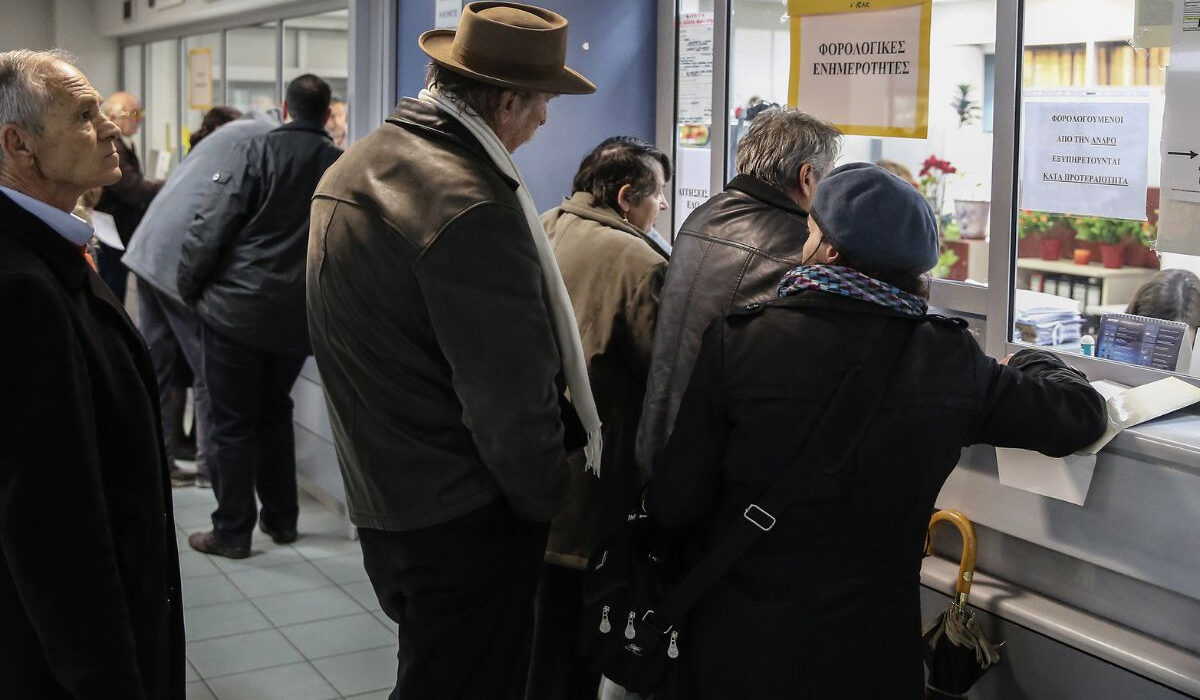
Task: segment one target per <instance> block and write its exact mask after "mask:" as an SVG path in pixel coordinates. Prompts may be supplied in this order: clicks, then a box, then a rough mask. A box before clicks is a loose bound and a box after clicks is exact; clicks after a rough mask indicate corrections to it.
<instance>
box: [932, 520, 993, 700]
mask: <svg viewBox="0 0 1200 700" xmlns="http://www.w3.org/2000/svg"><path fill="white" fill-rule="evenodd" d="M943 522H945V523H950V524H952V525H954V526H955V527H956V528H958V531H959V533H961V534H962V541H963V552H962V558H961V559H960V560H959V565H958V578H957V579H955V583H954V600H952V601H951V602H950V605H949V606H947V608H946V611H945V612H943V613H942V614H940V615H938V616H937V618H936V619H935V620H934V621H933V622H931V623H930V624H929V625H928V626H927V627H926V628H925V632H924V635H923V637H924V639H925V646H926V649H925V666H926V668H928V669H929V676H928V679H927V680H926V697H929V698H962V697H966V696H965V695H964V694H965V693H966V692H967V691H968V690H969V689H970V688H971V686H972V685H974V684H975V681H977V680H979V677H980V676H982V675H983V673H984V671H987V670H988V669H989V668H991V667H992V666H994V665H996V664H997V663H998V662H999V661H1000V651H999V648H1000V646H1002V645H994V644H992V643H991V642H989V641H988V640H987V639H986V638H985V637H984V636H983V631H982V630H980V628H979V622H978V621H977V620H976V619H975V613H974V612H972V611H970V610H967V600H968V599H969V598H970V596H971V579H972V578H974V576H975V551H976V540H975V528H974V526H972V525H971V521H970V520H968V519H967V516H965V515H963V514H962V513H960V512H958V511H956V510H939V511H938V512H936V513H934V514H933V517H932V518H930V519H929V532H928V533H926V535H925V555H926V556H928V555H930V554H933V533H934V529H935V528H936V527H937V525H938V523H943Z"/></svg>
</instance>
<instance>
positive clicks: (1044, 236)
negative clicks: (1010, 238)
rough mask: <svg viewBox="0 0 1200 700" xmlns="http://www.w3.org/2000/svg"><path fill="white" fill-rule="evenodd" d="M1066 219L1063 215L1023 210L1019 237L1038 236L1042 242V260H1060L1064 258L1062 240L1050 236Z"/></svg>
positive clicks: (1018, 222) (1019, 219) (1018, 228)
mask: <svg viewBox="0 0 1200 700" xmlns="http://www.w3.org/2000/svg"><path fill="white" fill-rule="evenodd" d="M1065 219H1066V217H1064V216H1062V215H1061V214H1050V213H1048V212H1044V211H1030V210H1028V209H1022V210H1021V213H1020V215H1019V216H1018V217H1017V235H1018V236H1019V237H1021V238H1025V237H1026V236H1038V237H1039V238H1040V241H1041V247H1042V260H1058V259H1059V258H1061V257H1062V248H1063V241H1062V238H1059V237H1058V236H1052V235H1048V234H1050V233H1051V232H1052V230H1053V229H1054V228H1055V227H1056V226H1057V225H1058V224H1061V223H1063V222H1064V221H1065Z"/></svg>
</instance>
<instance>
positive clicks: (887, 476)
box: [651, 291, 1106, 700]
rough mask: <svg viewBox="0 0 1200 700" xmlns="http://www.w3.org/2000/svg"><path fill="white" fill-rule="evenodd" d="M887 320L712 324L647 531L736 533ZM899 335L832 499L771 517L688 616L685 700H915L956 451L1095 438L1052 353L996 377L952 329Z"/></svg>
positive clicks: (1081, 395)
mask: <svg viewBox="0 0 1200 700" xmlns="http://www.w3.org/2000/svg"><path fill="white" fill-rule="evenodd" d="M890 313H891V312H889V311H886V310H884V309H883V308H882V307H879V306H876V305H874V304H869V303H867V302H862V301H857V300H852V299H847V298H844V297H839V296H834V295H832V294H827V293H824V292H818V291H808V292H803V293H801V294H799V295H796V296H794V297H789V298H787V299H784V300H780V301H778V302H775V303H774V304H773V305H771V306H768V307H766V308H765V310H761V311H759V312H757V313H748V314H747V315H732V316H730V317H729V318H727V319H725V320H718V321H716V322H715V323H714V324H713V325H711V326H710V327H709V329H708V331H706V333H705V336H704V339H703V344H702V346H701V349H700V354H699V357H698V358H697V361H696V368H695V373H694V374H693V375H692V379H691V383H690V384H689V386H688V389H687V392H686V394H685V395H684V398H683V403H682V404H681V406H680V410H679V420H678V422H677V423H676V424H675V432H674V434H673V435H672V438H671V440H670V442H669V443H668V445H667V449H666V451H665V452H664V454H663V457H662V459H661V460H660V462H659V463H657V464H656V465H655V470H654V475H653V481H652V484H653V485H652V488H651V509H652V512H653V514H654V515H655V516H656V517H657V518H658V519H659V521H660V522H662V523H663V524H664V525H665V526H666V527H668V528H670V529H672V530H675V531H677V532H681V533H686V537H687V538H688V539H689V540H690V541H691V542H692V543H693V544H694V545H697V546H698V548H700V549H703V548H706V547H707V546H709V545H710V543H711V542H712V541H713V540H714V539H715V538H716V537H718V536H719V535H720V534H722V533H724V531H725V530H726V529H727V528H728V527H730V525H731V524H733V523H734V522H735V520H736V519H738V518H741V517H742V512H743V511H744V510H745V508H746V506H747V505H749V504H750V503H752V502H754V501H755V500H756V499H757V496H758V494H760V493H762V492H763V491H764V490H765V489H766V487H767V486H768V485H769V484H770V483H771V482H772V480H773V479H774V478H775V477H776V476H777V475H778V474H780V473H781V471H782V470H784V469H786V468H788V467H790V466H792V464H793V461H794V460H795V459H796V458H797V456H798V455H799V453H800V451H801V449H802V448H803V447H804V446H805V445H806V444H807V442H808V441H809V440H813V439H816V440H819V439H821V438H822V436H821V435H814V434H813V432H812V431H813V426H814V425H815V423H816V422H817V421H818V419H819V418H820V416H821V415H822V413H823V412H824V410H825V408H826V407H827V406H828V404H829V402H830V400H831V398H832V396H833V392H834V390H835V389H836V387H837V386H838V384H839V383H840V382H841V380H842V378H843V377H844V375H845V373H846V372H847V370H848V368H850V367H851V366H852V365H854V364H856V363H860V362H862V361H863V359H865V355H866V353H867V351H868V350H869V349H870V345H871V343H872V342H873V340H874V338H876V337H877V336H878V333H879V330H880V328H881V326H882V324H883V322H884V320H885V317H886V315H888V314H890ZM914 322H915V323H917V324H918V325H917V326H916V327H915V329H914V330H913V333H912V336H911V338H910V340H909V342H908V346H907V348H906V349H905V350H904V351H903V354H902V355H901V357H900V360H899V363H898V365H897V369H896V370H895V371H894V373H893V375H892V378H891V379H890V381H889V382H888V385H887V389H886V390H885V392H884V399H883V404H882V407H881V409H880V411H879V413H878V414H877V415H876V417H875V419H874V421H873V422H872V423H871V424H870V427H868V428H867V429H866V432H865V433H864V434H863V437H862V439H861V441H859V443H858V444H857V446H856V448H855V449H854V452H853V453H852V458H851V461H850V462H849V464H848V466H847V467H846V469H847V481H846V488H847V491H846V495H845V496H844V497H841V498H838V497H836V496H829V497H824V496H821V495H820V494H819V493H818V492H816V491H813V492H809V493H808V494H807V495H806V496H803V497H802V498H801V499H800V501H799V502H798V503H797V504H795V505H794V506H792V507H791V508H790V509H788V510H786V511H784V512H782V513H775V514H774V515H776V516H777V517H778V524H777V525H776V526H775V528H774V529H773V530H771V531H770V532H769V533H767V534H766V535H765V536H763V538H762V539H760V540H759V541H758V542H756V543H755V545H754V547H753V549H751V550H750V552H749V553H747V554H746V555H745V556H744V557H743V558H742V559H741V560H740V561H739V562H738V563H737V564H736V565H735V566H734V568H733V569H732V570H731V571H730V572H728V573H727V574H726V575H725V576H724V578H722V579H721V580H720V581H719V582H718V584H717V586H716V587H715V588H714V589H713V590H712V591H711V592H710V593H709V594H708V595H707V596H706V597H705V598H704V599H702V600H701V602H700V603H699V604H698V605H697V607H696V608H694V609H693V611H692V614H691V615H690V617H689V618H688V625H687V628H686V629H685V631H684V636H683V637H681V639H680V648H681V649H683V650H684V652H683V653H684V656H683V657H682V658H683V659H684V660H685V661H686V665H685V667H684V670H685V682H687V683H690V685H691V686H692V687H691V689H690V691H688V692H687V693H686V694H685V697H687V698H688V699H689V700H704V699H705V698H723V699H724V698H735V697H738V698H754V699H755V700H770V699H772V698H781V699H782V698H789V699H790V698H840V699H846V700H857V699H862V700H867V699H871V700H873V699H875V698H888V700H916V699H917V698H921V697H923V695H922V693H923V687H924V680H923V676H922V668H921V641H920V631H921V622H922V621H921V619H920V604H919V597H918V596H919V588H918V586H919V580H920V569H921V550H922V546H923V543H924V537H925V529H926V526H927V524H928V521H929V516H930V513H931V511H932V509H933V505H934V499H935V498H936V496H937V494H938V491H939V490H940V489H941V487H942V483H943V482H944V481H945V480H946V477H947V476H949V474H950V472H951V471H952V470H953V469H954V467H955V465H956V464H957V463H958V459H959V454H960V451H961V449H962V448H963V447H964V446H967V445H972V444H979V443H982V444H989V445H999V446H1005V447H1022V448H1027V449H1035V450H1040V451H1042V452H1045V453H1047V454H1051V455H1065V454H1069V453H1071V452H1072V451H1074V450H1076V449H1078V448H1080V447H1083V446H1084V445H1086V444H1088V443H1090V442H1091V441H1093V440H1095V439H1096V438H1097V437H1099V435H1100V433H1101V432H1102V431H1103V430H1104V427H1105V423H1106V419H1105V412H1104V403H1103V400H1102V399H1101V398H1100V396H1099V395H1098V394H1097V393H1096V392H1095V391H1094V390H1093V389H1092V388H1091V387H1090V386H1088V384H1087V383H1086V381H1085V379H1084V378H1083V376H1082V375H1081V374H1079V373H1077V372H1076V371H1074V370H1072V369H1069V368H1067V367H1066V366H1065V365H1063V364H1062V362H1060V361H1059V360H1058V359H1057V358H1055V357H1054V356H1053V355H1051V354H1049V353H1046V352H1040V351H1024V352H1022V353H1018V355H1017V356H1016V357H1014V358H1013V360H1012V361H1011V363H1010V364H1009V366H1007V367H1004V366H1001V365H999V364H997V363H996V362H995V361H994V360H992V359H991V358H989V357H987V356H986V355H984V354H983V352H982V351H981V350H980V349H979V346H978V344H976V342H975V340H974V339H973V338H972V337H971V335H970V334H969V333H968V332H967V330H966V328H965V323H959V322H955V321H952V320H948V319H939V318H937V317H926V318H924V319H921V320H917V321H914ZM812 466H813V467H816V466H818V465H812ZM806 467H807V465H806ZM968 515H969V514H968Z"/></svg>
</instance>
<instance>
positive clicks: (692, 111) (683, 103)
mask: <svg viewBox="0 0 1200 700" xmlns="http://www.w3.org/2000/svg"><path fill="white" fill-rule="evenodd" d="M712 81H713V13H711V12H688V13H685V14H682V15H680V16H679V123H680V124H711V123H712V89H713V83H712Z"/></svg>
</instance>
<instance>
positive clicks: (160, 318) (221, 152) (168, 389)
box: [121, 107, 279, 487]
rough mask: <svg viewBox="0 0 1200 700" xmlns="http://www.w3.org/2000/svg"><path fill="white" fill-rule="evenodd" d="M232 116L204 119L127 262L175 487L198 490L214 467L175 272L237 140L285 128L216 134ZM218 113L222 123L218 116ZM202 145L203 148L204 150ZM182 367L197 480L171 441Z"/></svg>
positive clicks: (268, 119)
mask: <svg viewBox="0 0 1200 700" xmlns="http://www.w3.org/2000/svg"><path fill="white" fill-rule="evenodd" d="M233 112H236V110H233V109H232V108H229V107H214V108H213V109H212V110H210V111H209V113H208V114H206V115H205V117H204V122H203V124H202V126H201V128H200V129H198V130H197V131H195V132H194V133H193V134H192V139H193V140H192V148H191V150H189V151H188V155H187V157H186V158H184V159H183V160H182V161H180V163H179V165H178V166H176V168H175V170H174V172H172V173H171V177H170V179H168V180H167V183H166V185H165V186H163V189H162V191H161V192H159V194H158V196H157V197H155V198H154V201H153V202H151V203H150V208H149V209H147V210H146V214H145V216H143V217H142V220H141V222H140V223H139V224H138V227H137V229H136V230H135V232H134V235H133V238H132V240H130V242H129V248H128V250H126V252H125V255H124V257H122V258H121V261H122V262H123V263H124V264H125V266H126V267H128V268H129V269H130V270H131V271H132V272H133V274H134V275H136V276H137V282H138V284H137V293H138V316H139V319H138V320H139V325H140V327H141V328H140V330H141V331H142V335H143V336H145V338H146V344H147V346H148V347H149V348H150V358H151V359H152V360H153V361H154V371H155V374H156V376H157V379H158V392H159V401H160V402H161V404H162V407H163V429H164V434H165V435H166V437H167V458H168V460H169V463H170V464H171V465H172V470H171V478H172V481H173V482H174V483H175V484H176V485H182V484H186V483H187V482H188V481H189V480H191V479H194V480H195V483H196V485H197V486H201V487H205V486H209V485H210V484H211V478H212V476H211V474H212V469H211V468H210V465H209V462H210V461H213V462H214V463H215V456H214V450H213V447H212V441H211V434H210V433H211V429H210V427H209V426H210V425H211V420H212V418H211V415H210V414H211V407H210V404H209V397H208V383H207V382H205V380H204V368H203V364H202V352H201V350H202V346H201V343H200V326H199V320H198V319H197V318H196V314H195V312H194V311H192V309H190V308H188V306H187V305H186V304H184V303H183V298H182V297H181V296H180V294H179V286H178V278H177V272H178V269H179V258H180V256H181V255H182V250H183V240H184V237H185V236H186V235H187V232H188V227H189V226H190V225H191V224H192V221H193V219H194V218H195V216H196V213H197V212H198V211H199V210H200V209H201V207H203V206H205V205H206V204H208V201H207V200H206V199H205V198H206V196H207V193H208V186H209V183H210V181H211V180H212V175H213V173H214V172H216V171H217V170H218V169H220V168H221V167H225V166H226V165H227V164H228V163H229V162H230V160H231V159H232V158H233V155H234V152H235V150H236V148H237V145H238V144H239V143H241V142H242V141H244V140H246V139H248V138H250V137H251V136H256V135H259V134H265V133H267V132H268V131H270V130H271V129H273V128H275V127H277V126H279V120H278V119H277V118H275V117H274V116H273V115H263V114H258V113H254V114H252V115H251V116H250V117H247V118H245V119H237V120H235V121H231V122H224V123H223V124H222V125H221V126H220V127H219V129H218V127H217V126H216V123H217V121H218V120H219V119H223V118H224V117H225V116H228V115H229V114H231V113H233ZM214 113H215V114H216V115H218V117H219V119H218V118H214ZM202 143H203V148H201V147H200V146H201V144H202ZM206 235H214V232H213V231H212V230H209V231H207V232H206ZM180 355H182V364H183V365H184V366H183V367H181V362H180ZM183 369H186V370H189V371H190V373H191V375H192V381H191V385H192V392H193V393H192V396H193V415H194V417H195V419H194V420H195V423H194V424H195V430H194V434H195V438H196V454H195V459H196V473H195V474H194V475H193V474H191V473H190V472H186V471H183V470H182V469H180V468H179V467H178V465H177V464H176V463H175V460H176V459H183V458H184V455H181V454H179V442H178V440H177V439H172V434H173V433H174V432H175V431H176V430H177V427H176V426H179V425H181V424H182V422H183V402H182V401H179V400H178V393H179V388H178V384H179V381H178V377H179V375H180V373H181V370H183Z"/></svg>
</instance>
